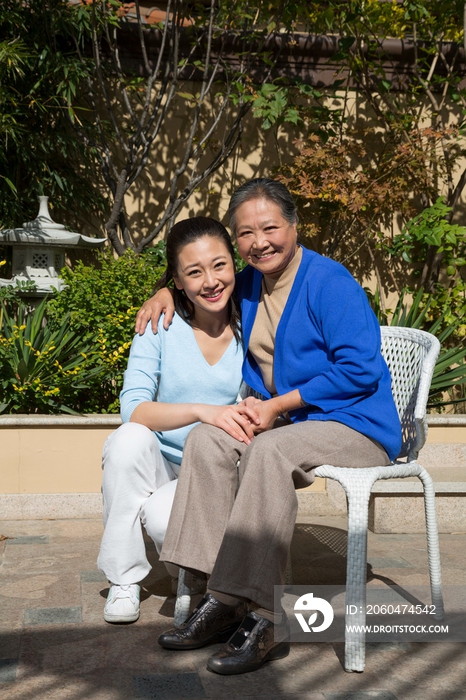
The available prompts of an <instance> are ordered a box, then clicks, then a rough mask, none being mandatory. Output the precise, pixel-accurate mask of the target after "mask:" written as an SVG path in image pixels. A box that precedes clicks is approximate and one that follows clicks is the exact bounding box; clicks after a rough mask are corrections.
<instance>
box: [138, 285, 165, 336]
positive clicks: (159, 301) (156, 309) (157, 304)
mask: <svg viewBox="0 0 466 700" xmlns="http://www.w3.org/2000/svg"><path fill="white" fill-rule="evenodd" d="M174 313H175V304H174V302H173V293H172V291H171V290H170V289H168V287H164V288H163V289H159V291H158V292H157V294H155V295H154V296H153V297H151V298H150V299H148V300H147V301H145V302H144V304H143V305H142V306H141V308H140V309H139V311H138V313H137V315H136V324H135V327H134V330H135V332H136V333H139V335H144V332H145V330H146V327H147V324H148V322H149V321H151V326H152V332H153V333H157V326H158V323H159V318H160V316H161V314H164V320H163V327H164V328H165V330H167V329H168V327H169V325H170V323H171V322H172V320H173V314H174Z"/></svg>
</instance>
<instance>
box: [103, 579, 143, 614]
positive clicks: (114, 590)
mask: <svg viewBox="0 0 466 700" xmlns="http://www.w3.org/2000/svg"><path fill="white" fill-rule="evenodd" d="M140 591H141V586H139V585H138V584H137V583H130V584H128V585H126V586H117V585H116V584H115V583H111V584H110V590H109V592H108V596H107V602H106V603H105V608H104V620H105V621H106V622H136V620H137V619H138V617H139V594H140Z"/></svg>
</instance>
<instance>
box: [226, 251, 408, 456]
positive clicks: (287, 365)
mask: <svg viewBox="0 0 466 700" xmlns="http://www.w3.org/2000/svg"><path fill="white" fill-rule="evenodd" d="M261 286H262V274H261V273H260V272H258V271H257V270H255V269H254V268H252V267H246V268H245V269H244V270H243V271H242V272H241V273H240V274H239V275H237V278H236V294H237V296H238V299H239V301H240V303H241V310H242V327H243V337H244V345H245V349H247V348H248V344H249V338H250V336H251V330H252V326H253V323H254V320H255V317H256V312H257V307H258V304H259V298H260V294H261ZM243 378H244V380H245V382H246V383H247V384H248V385H249V386H250V387H252V388H253V389H255V390H256V391H258V392H259V393H261V394H263V395H264V396H265V397H267V398H270V393H269V392H268V391H267V389H266V388H265V386H264V383H263V380H262V375H261V372H260V369H259V367H258V365H257V363H256V361H255V360H254V358H253V356H252V355H251V353H250V352H247V353H246V356H245V359H244V363H243ZM274 381H275V386H276V389H277V393H278V394H279V395H282V394H286V393H288V392H290V391H293V390H294V389H299V392H300V394H301V397H302V399H303V400H304V401H305V402H306V404H308V405H306V406H305V407H304V408H299V409H297V410H295V411H291V412H290V418H291V420H292V421H293V422H294V423H298V422H300V421H304V420H321V421H328V420H331V421H337V422H338V423H343V424H345V425H347V426H349V427H350V428H353V429H354V430H357V431H358V432H360V433H362V434H363V435H366V436H367V437H369V438H372V439H374V440H377V442H379V443H380V444H381V445H382V446H383V447H384V449H385V450H386V452H387V454H388V456H389V458H390V459H391V460H393V459H395V458H396V457H397V455H398V453H399V451H400V448H401V425H400V421H399V419H398V413H397V410H396V407H395V403H394V401H393V397H392V392H391V380H390V373H389V370H388V367H387V365H386V363H385V360H384V359H383V357H382V355H381V352H380V326H379V323H378V321H377V319H376V317H375V315H374V313H373V312H372V309H371V308H370V306H369V302H368V300H367V297H366V294H365V292H364V290H363V289H362V287H361V286H360V285H359V284H358V283H357V282H356V280H355V279H354V278H353V277H352V275H351V274H350V273H349V272H348V270H346V268H344V267H343V266H342V265H340V264H339V263H337V262H335V261H334V260H331V259H330V258H325V257H323V256H321V255H319V254H318V253H315V252H313V251H310V250H307V249H305V248H303V257H302V261H301V264H300V266H299V269H298V272H297V274H296V277H295V280H294V282H293V286H292V289H291V292H290V295H289V297H288V300H287V303H286V306H285V308H284V311H283V314H282V317H281V319H280V322H279V324H278V328H277V333H276V337H275V352H274Z"/></svg>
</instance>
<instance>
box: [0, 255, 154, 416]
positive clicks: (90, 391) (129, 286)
mask: <svg viewBox="0 0 466 700" xmlns="http://www.w3.org/2000/svg"><path fill="white" fill-rule="evenodd" d="M164 260H165V257H164V246H163V244H159V245H157V246H156V247H154V248H152V249H150V250H148V251H147V252H145V253H143V254H141V255H138V256H137V255H135V254H134V253H133V252H132V251H128V252H127V253H126V254H125V255H123V256H121V257H120V258H118V259H115V258H114V256H113V255H112V254H111V253H109V252H108V251H107V252H106V253H99V254H98V255H97V261H96V265H85V264H84V263H82V262H79V263H77V264H76V265H75V267H74V269H73V270H69V269H64V270H63V271H62V277H63V279H64V280H65V282H66V284H67V285H68V286H67V288H66V289H65V290H64V291H62V292H59V293H57V294H56V295H54V296H53V297H51V298H48V299H46V300H44V301H42V302H41V304H40V305H39V307H38V308H37V309H35V311H33V312H31V313H29V314H27V310H28V309H27V305H26V304H25V302H24V301H21V299H20V298H19V297H18V296H17V295H15V294H14V293H13V292H12V291H11V290H8V288H5V290H4V291H3V290H2V296H3V297H4V306H5V310H4V311H3V313H2V315H1V316H0V319H1V324H0V360H1V362H0V378H1V387H2V394H1V395H0V413H1V412H9V413H60V412H62V411H65V412H72V413H73V412H76V413H118V411H119V403H118V395H119V393H120V390H121V386H122V383H123V372H124V370H125V368H126V363H127V359H128V355H129V348H130V346H131V341H132V338H133V335H134V322H135V315H136V311H137V310H138V309H139V307H140V306H141V304H142V303H143V302H144V301H145V300H146V299H147V298H148V297H149V296H150V294H151V293H152V290H153V287H154V284H155V283H156V281H157V280H158V279H159V277H160V276H161V274H162V272H163V270H164Z"/></svg>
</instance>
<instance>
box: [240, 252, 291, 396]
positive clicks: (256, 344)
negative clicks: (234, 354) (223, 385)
mask: <svg viewBox="0 0 466 700" xmlns="http://www.w3.org/2000/svg"><path fill="white" fill-rule="evenodd" d="M302 255H303V252H302V248H298V250H297V252H296V254H295V256H294V258H293V259H292V260H291V262H290V263H289V264H288V265H287V266H286V267H285V269H284V270H281V271H280V272H275V273H273V274H271V275H264V276H263V279H262V291H261V297H260V300H259V306H258V307H257V314H256V318H255V320H254V325H253V327H252V331H251V337H250V339H249V350H250V352H251V354H252V355H253V357H254V359H255V360H256V362H257V364H258V365H259V368H260V371H261V373H262V377H263V380H264V385H265V387H266V389H267V390H268V391H270V393H271V394H272V396H276V393H277V390H276V388H275V382H274V379H273V357H274V346H275V333H276V331H277V326H278V323H279V321H280V318H281V315H282V313H283V309H284V308H285V304H286V302H287V300H288V296H289V294H290V291H291V287H292V286H293V282H294V278H295V277H296V273H297V271H298V268H299V265H300V263H301V258H302Z"/></svg>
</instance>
